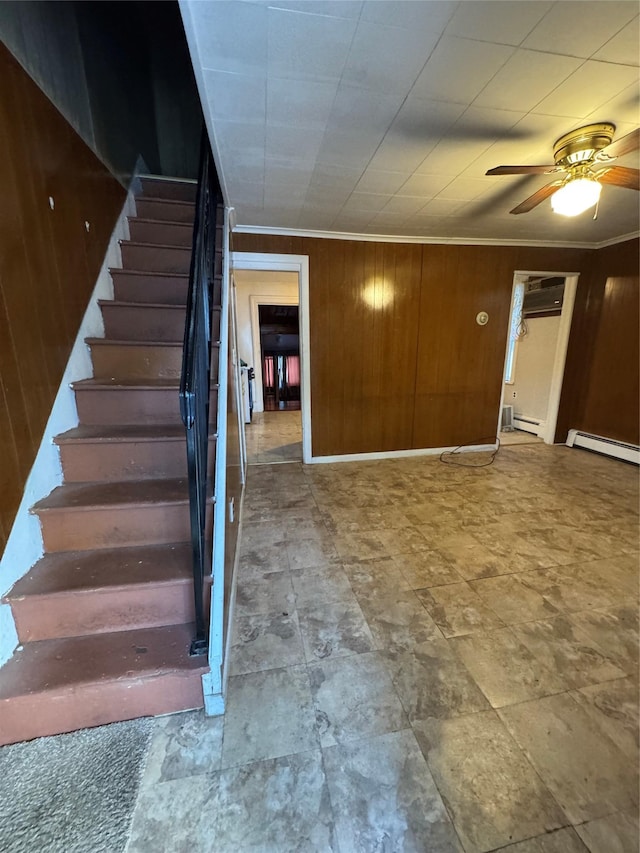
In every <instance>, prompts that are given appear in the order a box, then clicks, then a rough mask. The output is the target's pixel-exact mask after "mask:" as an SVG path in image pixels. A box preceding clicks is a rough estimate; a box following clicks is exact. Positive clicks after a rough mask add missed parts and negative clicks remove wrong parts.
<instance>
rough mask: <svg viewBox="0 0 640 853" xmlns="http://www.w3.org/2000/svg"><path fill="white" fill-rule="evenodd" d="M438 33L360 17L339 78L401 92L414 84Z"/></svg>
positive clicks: (378, 90) (379, 88)
mask: <svg viewBox="0 0 640 853" xmlns="http://www.w3.org/2000/svg"><path fill="white" fill-rule="evenodd" d="M439 35H440V34H439V33H434V34H433V35H431V36H429V35H425V33H424V32H422V31H421V30H420V29H412V30H409V29H400V28H399V27H388V26H383V25H382V24H373V23H370V22H369V21H360V22H359V24H358V28H357V30H356V34H355V36H354V39H353V43H352V44H351V49H350V51H349V56H348V57H347V64H346V66H345V69H344V72H343V74H342V81H343V82H344V83H350V84H352V85H355V86H360V87H361V88H364V89H372V90H373V91H375V92H400V93H402V95H403V96H404V95H405V94H406V92H407V91H408V90H409V89H410V88H411V86H412V85H413V84H414V82H415V80H416V78H417V76H418V74H419V73H420V71H421V70H422V67H423V66H424V64H425V62H426V61H427V59H428V58H429V54H430V53H431V51H432V50H433V48H434V47H435V46H436V43H437V41H438V38H439Z"/></svg>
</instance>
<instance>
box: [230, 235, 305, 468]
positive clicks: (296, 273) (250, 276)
mask: <svg viewBox="0 0 640 853" xmlns="http://www.w3.org/2000/svg"><path fill="white" fill-rule="evenodd" d="M231 262H232V265H233V269H234V279H235V282H236V289H235V297H236V300H237V314H238V350H239V357H240V358H241V359H242V360H243V361H245V362H246V363H247V364H248V365H250V366H252V367H253V370H254V376H255V378H254V380H253V412H252V416H251V418H250V420H248V419H247V418H245V424H244V427H245V428H244V433H245V436H246V446H247V462H248V463H249V464H267V463H275V462H291V461H304V462H310V461H311V392H310V365H309V308H308V299H309V259H308V257H307V256H306V255H271V254H257V253H256V254H254V253H249V252H246V253H245V252H234V253H233V255H232V257H231Z"/></svg>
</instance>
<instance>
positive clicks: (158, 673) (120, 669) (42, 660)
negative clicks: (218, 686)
mask: <svg viewBox="0 0 640 853" xmlns="http://www.w3.org/2000/svg"><path fill="white" fill-rule="evenodd" d="M193 633H194V629H193V626H192V625H172V626H169V627H166V626H165V627H162V628H147V629H143V630H137V631H121V632H118V633H111V634H96V635H94V636H87V637H72V638H68V639H59V640H42V641H40V642H37V643H27V644H26V645H25V646H23V647H22V648H21V650H19V651H16V652H15V653H14V655H13V657H12V658H11V660H10V661H8V662H7V664H6V665H5V666H4V667H3V670H2V676H3V677H2V680H1V682H0V720H2V723H1V725H0V744H1V745H5V744H9V743H17V742H18V741H22V740H31V739H33V738H36V737H45V736H47V735H54V734H61V733H63V732H71V731H75V730H76V729H82V728H88V727H92V726H100V725H104V724H105V723H113V722H116V721H118V720H132V719H135V718H137V717H146V716H156V715H160V714H171V713H175V712H177V711H186V710H189V709H191V708H201V707H202V705H203V696H202V678H201V677H202V675H203V674H204V673H205V672H208V666H207V659H206V657H204V656H203V657H194V658H191V657H189V645H190V643H191V640H192V638H193Z"/></svg>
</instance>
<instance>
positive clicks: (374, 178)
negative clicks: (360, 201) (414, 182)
mask: <svg viewBox="0 0 640 853" xmlns="http://www.w3.org/2000/svg"><path fill="white" fill-rule="evenodd" d="M407 178H409V174H408V173H407V172H383V171H379V170H376V169H367V170H366V171H365V172H364V174H363V175H362V177H361V178H360V180H359V181H358V185H357V190H358V192H363V193H395V192H397V191H398V190H399V189H400V187H401V186H402V185H403V184H404V183H405V181H406V180H407Z"/></svg>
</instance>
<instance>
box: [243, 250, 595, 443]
mask: <svg viewBox="0 0 640 853" xmlns="http://www.w3.org/2000/svg"><path fill="white" fill-rule="evenodd" d="M233 249H234V250H235V251H241V252H265V253H271V252H274V253H282V254H299V255H308V256H309V270H310V294H309V303H310V304H309V314H310V333H311V334H310V336H311V407H312V422H313V426H312V449H313V454H314V456H329V455H340V454H345V453H366V452H370V451H384V450H406V449H410V448H426V447H446V446H451V445H458V444H467V443H476V442H489V441H492V440H494V438H495V434H496V428H497V423H498V409H499V405H500V392H501V387H502V378H503V368H504V357H505V350H506V338H507V326H508V320H509V308H510V302H511V291H512V287H513V274H514V272H515V271H516V270H539V271H558V272H580V271H581V270H582V269H583V268H588V266H589V262H588V257H589V256H592V255H593V252H586V251H583V250H572V249H541V248H527V247H500V246H450V245H422V246H421V245H416V244H398V243H372V242H358V241H347V240H328V239H316V238H306V237H281V236H276V235H255V234H234V235H233ZM376 283H377V286H378V288H379V291H378V295H377V301H378V306H379V307H378V308H377V309H374V308H372V307H370V305H368V304H367V302H366V299H365V295H366V293H367V288H369V287H371V286H372V284H373V286H374V287H375V286H376ZM387 297H388V299H387ZM375 300H376V296H375V295H374V302H375ZM479 311H486V312H487V313H488V314H489V323H488V324H487V325H486V326H484V327H481V326H478V325H477V323H476V320H475V318H476V315H477V314H478V312H479Z"/></svg>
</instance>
